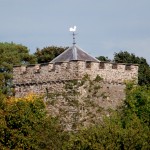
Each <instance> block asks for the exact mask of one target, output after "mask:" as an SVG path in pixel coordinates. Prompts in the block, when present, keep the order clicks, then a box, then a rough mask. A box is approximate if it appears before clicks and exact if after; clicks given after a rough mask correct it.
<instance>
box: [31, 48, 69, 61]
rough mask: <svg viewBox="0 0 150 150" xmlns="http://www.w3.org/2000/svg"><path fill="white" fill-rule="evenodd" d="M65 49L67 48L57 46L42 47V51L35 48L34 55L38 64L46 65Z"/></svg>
mask: <svg viewBox="0 0 150 150" xmlns="http://www.w3.org/2000/svg"><path fill="white" fill-rule="evenodd" d="M67 48H68V47H57V46H50V47H44V48H43V49H39V48H37V50H36V52H35V53H34V55H35V56H36V58H37V61H38V63H47V62H50V61H51V60H53V59H54V58H55V57H57V56H58V55H59V54H61V53H62V52H64V51H65V50H66V49H67Z"/></svg>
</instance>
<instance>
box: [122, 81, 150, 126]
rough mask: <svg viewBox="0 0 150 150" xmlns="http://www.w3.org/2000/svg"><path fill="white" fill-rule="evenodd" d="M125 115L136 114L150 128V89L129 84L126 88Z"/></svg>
mask: <svg viewBox="0 0 150 150" xmlns="http://www.w3.org/2000/svg"><path fill="white" fill-rule="evenodd" d="M126 95H127V96H126V100H125V108H124V113H125V115H126V116H128V119H129V117H130V115H131V116H132V114H136V115H137V116H138V117H139V119H140V120H141V121H142V122H143V123H146V124H147V125H149V126H150V87H147V86H134V85H133V84H131V83H130V84H128V85H127V88H126Z"/></svg>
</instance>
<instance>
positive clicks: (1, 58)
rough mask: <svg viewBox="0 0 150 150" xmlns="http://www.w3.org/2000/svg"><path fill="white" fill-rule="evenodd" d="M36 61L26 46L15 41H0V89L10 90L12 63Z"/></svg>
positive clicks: (5, 91)
mask: <svg viewBox="0 0 150 150" xmlns="http://www.w3.org/2000/svg"><path fill="white" fill-rule="evenodd" d="M33 63H36V59H35V56H33V55H31V54H29V50H28V48H27V47H26V46H23V45H21V44H15V43H0V89H1V90H2V91H3V92H4V93H8V92H9V91H8V90H10V88H9V87H10V84H11V78H12V69H13V65H20V64H33Z"/></svg>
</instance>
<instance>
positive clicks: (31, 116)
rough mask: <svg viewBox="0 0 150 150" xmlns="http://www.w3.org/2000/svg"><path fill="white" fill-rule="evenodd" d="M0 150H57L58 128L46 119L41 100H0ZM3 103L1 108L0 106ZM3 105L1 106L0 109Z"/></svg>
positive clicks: (48, 117)
mask: <svg viewBox="0 0 150 150" xmlns="http://www.w3.org/2000/svg"><path fill="white" fill-rule="evenodd" d="M2 100H3V102H1V103H0V104H1V106H0V149H35V150H36V149H37V150H40V149H48V150H49V149H59V148H60V147H61V134H60V132H62V131H61V128H60V126H59V125H58V123H57V120H56V119H55V118H51V117H50V116H48V115H47V113H46V109H45V105H44V103H43V100H42V98H40V97H35V96H30V97H27V98H20V99H15V98H10V99H6V100H4V99H3V98H2V97H1V101H2ZM2 103H3V104H2ZM4 105H5V106H4Z"/></svg>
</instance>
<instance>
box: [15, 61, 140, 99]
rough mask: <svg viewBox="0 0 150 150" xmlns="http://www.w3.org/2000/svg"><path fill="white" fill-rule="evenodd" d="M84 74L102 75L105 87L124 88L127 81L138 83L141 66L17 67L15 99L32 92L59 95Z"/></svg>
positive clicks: (73, 63)
mask: <svg viewBox="0 0 150 150" xmlns="http://www.w3.org/2000/svg"><path fill="white" fill-rule="evenodd" d="M85 74H88V75H90V77H91V78H95V77H96V76H97V75H99V76H100V77H102V78H103V81H104V82H105V83H109V84H111V83H112V84H113V83H116V84H124V81H125V80H135V82H137V80H138V66H137V65H127V64H114V63H104V62H100V63H96V62H85V61H71V62H69V63H67V62H66V63H64V62H63V63H56V64H51V63H47V64H37V65H28V66H14V68H13V84H14V87H15V96H16V97H21V96H25V95H26V94H28V93H30V92H33V93H38V94H39V93H46V91H48V92H52V91H54V90H58V91H60V90H62V89H63V84H64V82H65V81H69V80H73V79H81V78H82V77H83V76H84V75H85Z"/></svg>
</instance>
